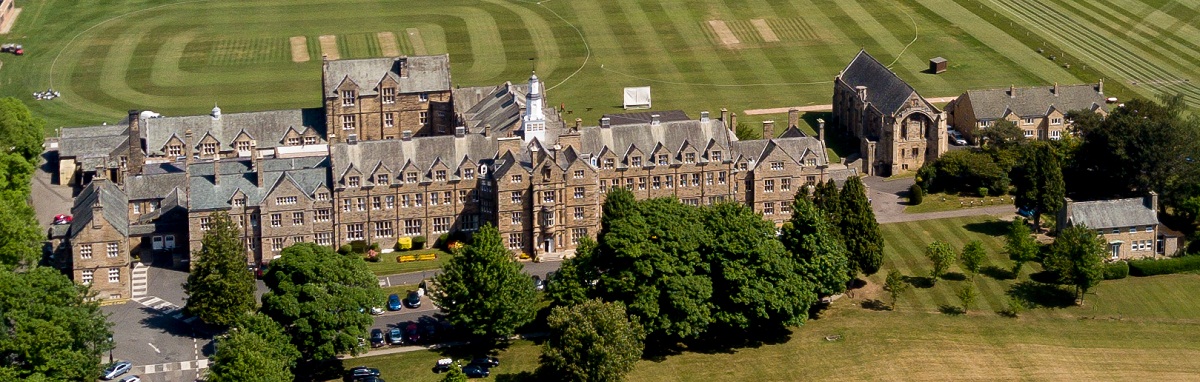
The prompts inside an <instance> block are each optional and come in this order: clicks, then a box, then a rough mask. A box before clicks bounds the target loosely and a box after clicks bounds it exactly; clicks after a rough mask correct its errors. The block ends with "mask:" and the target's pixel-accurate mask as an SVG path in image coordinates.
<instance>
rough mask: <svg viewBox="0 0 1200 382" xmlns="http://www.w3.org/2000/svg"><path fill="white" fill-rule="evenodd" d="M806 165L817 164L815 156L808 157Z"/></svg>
mask: <svg viewBox="0 0 1200 382" xmlns="http://www.w3.org/2000/svg"><path fill="white" fill-rule="evenodd" d="M808 165H809V166H816V165H817V158H808Z"/></svg>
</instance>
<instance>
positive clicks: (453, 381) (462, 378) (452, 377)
mask: <svg viewBox="0 0 1200 382" xmlns="http://www.w3.org/2000/svg"><path fill="white" fill-rule="evenodd" d="M469 380H470V378H467V374H466V373H463V371H462V368H461V367H459V366H454V367H451V368H450V371H448V372H446V376H444V377H442V382H467V381H469Z"/></svg>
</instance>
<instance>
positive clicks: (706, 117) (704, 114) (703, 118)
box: [700, 110, 708, 122]
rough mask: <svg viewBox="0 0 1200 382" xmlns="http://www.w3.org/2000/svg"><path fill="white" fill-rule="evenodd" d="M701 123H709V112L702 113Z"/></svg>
mask: <svg viewBox="0 0 1200 382" xmlns="http://www.w3.org/2000/svg"><path fill="white" fill-rule="evenodd" d="M700 122H708V110H705V111H702V112H700Z"/></svg>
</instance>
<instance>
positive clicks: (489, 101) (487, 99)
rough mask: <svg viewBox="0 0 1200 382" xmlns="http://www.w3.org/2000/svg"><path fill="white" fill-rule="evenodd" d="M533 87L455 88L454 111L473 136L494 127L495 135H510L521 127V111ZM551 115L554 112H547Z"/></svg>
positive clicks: (506, 85)
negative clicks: (485, 128) (488, 127)
mask: <svg viewBox="0 0 1200 382" xmlns="http://www.w3.org/2000/svg"><path fill="white" fill-rule="evenodd" d="M528 93H529V85H513V84H512V83H508V82H506V83H504V84H502V85H498V86H477V87H469V88H461V89H454V90H453V91H452V93H451V94H452V97H453V98H454V108H455V109H456V110H457V111H458V113H459V114H460V115H461V116H462V118H461V120H462V121H463V126H465V127H466V128H467V131H468V132H470V133H476V134H478V133H482V132H483V128H484V127H485V126H491V127H492V129H494V131H493V132H492V133H493V134H499V135H507V134H508V132H509V131H510V130H515V129H518V128H520V123H521V110H522V109H524V108H525V102H526V99H525V97H526V95H527V94H528ZM546 114H547V115H549V114H552V113H546Z"/></svg>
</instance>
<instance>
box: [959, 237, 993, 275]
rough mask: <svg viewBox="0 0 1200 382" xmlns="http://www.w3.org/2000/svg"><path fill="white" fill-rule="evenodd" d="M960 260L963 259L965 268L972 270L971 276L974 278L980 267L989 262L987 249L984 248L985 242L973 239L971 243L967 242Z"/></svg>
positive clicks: (968, 270)
mask: <svg viewBox="0 0 1200 382" xmlns="http://www.w3.org/2000/svg"><path fill="white" fill-rule="evenodd" d="M960 260H962V266H963V269H965V270H966V271H967V272H970V273H971V277H972V278H974V277H975V274H976V273H979V268H982V267H983V265H984V264H985V263H987V251H984V250H983V242H982V241H979V240H972V241H971V242H970V243H967V245H966V246H964V247H963V250H962V257H961V258H960Z"/></svg>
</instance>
